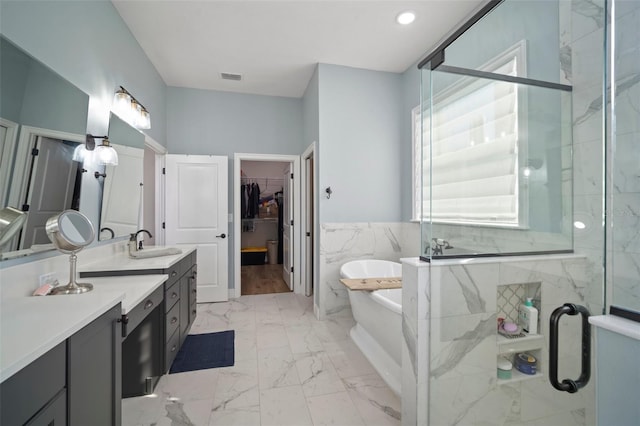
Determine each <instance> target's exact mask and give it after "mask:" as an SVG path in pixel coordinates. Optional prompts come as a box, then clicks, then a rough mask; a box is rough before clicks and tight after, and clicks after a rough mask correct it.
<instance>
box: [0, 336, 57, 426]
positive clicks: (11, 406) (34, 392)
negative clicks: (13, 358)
mask: <svg viewBox="0 0 640 426" xmlns="http://www.w3.org/2000/svg"><path fill="white" fill-rule="evenodd" d="M66 366H67V346H66V342H62V343H60V344H59V345H58V346H56V347H55V348H53V349H51V350H50V351H49V352H47V353H46V354H44V355H42V356H41V357H40V358H38V359H36V360H35V361H33V362H32V363H31V364H29V365H27V366H26V367H25V368H23V369H22V370H20V371H18V372H17V373H16V374H14V375H13V376H11V377H9V378H8V379H7V380H5V381H4V382H3V383H2V384H1V385H0V406H1V407H2V409H1V410H0V424H3V425H23V424H25V423H26V422H27V420H29V419H30V418H31V417H32V416H33V415H34V414H36V413H37V412H38V411H39V410H40V409H42V408H43V407H44V406H45V405H46V404H47V403H48V402H49V401H50V400H51V399H52V398H53V397H55V396H56V394H57V393H58V392H60V390H61V389H63V388H64V387H65V384H66V382H67V380H66V375H67V368H66ZM65 403H66V401H65Z"/></svg>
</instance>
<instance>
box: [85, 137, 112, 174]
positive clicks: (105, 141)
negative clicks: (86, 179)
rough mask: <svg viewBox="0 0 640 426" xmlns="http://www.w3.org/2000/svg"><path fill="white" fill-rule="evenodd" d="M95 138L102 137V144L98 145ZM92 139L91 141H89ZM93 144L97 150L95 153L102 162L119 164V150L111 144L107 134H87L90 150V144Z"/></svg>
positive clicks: (110, 164) (108, 164)
mask: <svg viewBox="0 0 640 426" xmlns="http://www.w3.org/2000/svg"><path fill="white" fill-rule="evenodd" d="M95 139H102V145H98V146H96V142H95ZM89 141H91V142H89ZM90 144H92V145H93V146H94V147H95V149H94V151H95V152H96V153H95V155H96V157H97V158H98V161H99V162H100V164H104V165H106V166H117V165H118V152H117V151H116V150H115V149H114V148H113V147H112V146H111V144H110V143H109V138H108V137H107V136H93V135H87V149H88V150H89V145H90Z"/></svg>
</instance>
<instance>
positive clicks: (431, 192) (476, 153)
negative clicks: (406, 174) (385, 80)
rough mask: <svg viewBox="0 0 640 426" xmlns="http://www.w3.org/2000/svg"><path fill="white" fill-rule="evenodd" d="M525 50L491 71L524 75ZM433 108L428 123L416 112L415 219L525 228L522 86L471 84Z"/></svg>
mask: <svg viewBox="0 0 640 426" xmlns="http://www.w3.org/2000/svg"><path fill="white" fill-rule="evenodd" d="M519 48H520V46H518V48H515V49H510V51H509V52H507V53H506V54H504V55H502V56H501V57H500V58H497V59H495V60H493V61H492V63H491V64H490V65H491V66H489V67H487V68H488V69H487V68H485V69H484V70H485V71H490V72H494V73H498V74H506V75H513V76H516V75H518V58H519V57H521V56H520V55H519V53H521V52H519ZM514 52H515V53H514ZM483 68H484V67H483ZM434 78H437V75H435V76H434ZM433 105H434V106H433V112H432V114H429V111H428V110H427V111H425V114H424V115H423V116H422V117H421V116H420V109H419V107H418V108H416V109H414V110H413V130H414V132H413V135H414V136H413V137H414V173H415V174H414V176H415V178H414V185H415V186H414V189H415V194H414V197H415V198H414V200H415V203H414V208H415V217H416V218H419V216H420V212H421V211H422V215H423V219H429V218H431V219H432V220H433V221H434V222H452V223H473V224H487V225H488V224H491V225H499V226H509V227H513V226H518V225H520V215H519V213H520V209H521V203H520V202H519V199H518V196H519V182H518V148H519V127H520V125H521V123H520V122H519V110H518V105H519V104H518V87H517V85H516V84H514V83H508V82H501V81H493V80H485V79H479V78H471V77H464V78H463V79H462V80H461V81H459V82H457V83H456V84H454V85H452V86H451V87H449V88H448V89H447V90H445V91H444V92H443V93H442V94H440V95H436V97H435V99H434V102H433ZM421 118H422V119H423V122H422V124H423V126H422V127H421V126H420V120H421ZM421 130H422V132H423V139H422V140H421V138H420V131H421ZM421 143H422V149H420V144H421ZM419 153H421V154H422V158H418V157H419ZM418 161H422V173H420V163H419V162H418ZM429 187H431V189H429ZM420 189H422V191H423V195H422V201H420V200H421V196H420ZM421 202H422V206H421V205H420V203H421ZM421 207H422V208H421Z"/></svg>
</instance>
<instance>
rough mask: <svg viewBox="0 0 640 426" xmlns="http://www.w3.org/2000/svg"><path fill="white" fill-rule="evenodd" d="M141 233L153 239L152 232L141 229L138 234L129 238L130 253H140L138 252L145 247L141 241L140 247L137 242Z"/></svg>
mask: <svg viewBox="0 0 640 426" xmlns="http://www.w3.org/2000/svg"><path fill="white" fill-rule="evenodd" d="M141 232H146V233H147V235H148V236H149V238H153V235H151V232H149V231H147V230H146V229H141V230H139V231H138V232H136V233H135V234H131V235H130V237H129V253H131V252H134V251H138V250H142V249H143V248H144V247H143V246H142V241H143V240H140V244H139V245H138V243H137V240H138V234H139V233H141Z"/></svg>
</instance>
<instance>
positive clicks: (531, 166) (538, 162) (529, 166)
mask: <svg viewBox="0 0 640 426" xmlns="http://www.w3.org/2000/svg"><path fill="white" fill-rule="evenodd" d="M543 164H544V160H542V159H541V158H529V159H528V160H527V163H526V165H525V167H524V168H523V169H522V174H523V175H524V177H525V178H528V177H529V176H531V173H532V172H533V171H534V170H540V169H541V168H542V165H543Z"/></svg>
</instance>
